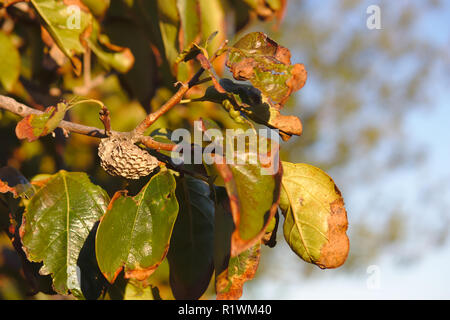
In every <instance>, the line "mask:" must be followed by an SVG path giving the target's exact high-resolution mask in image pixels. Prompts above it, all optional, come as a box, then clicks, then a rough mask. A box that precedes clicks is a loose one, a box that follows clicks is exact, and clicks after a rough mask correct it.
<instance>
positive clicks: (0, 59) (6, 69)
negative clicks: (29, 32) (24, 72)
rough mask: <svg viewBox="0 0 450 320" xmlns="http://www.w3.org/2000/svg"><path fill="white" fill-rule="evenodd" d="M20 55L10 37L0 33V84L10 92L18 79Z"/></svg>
mask: <svg viewBox="0 0 450 320" xmlns="http://www.w3.org/2000/svg"><path fill="white" fill-rule="evenodd" d="M19 74H20V54H19V51H18V50H17V48H16V46H15V45H14V43H13V42H12V39H11V37H10V36H8V35H6V34H5V33H4V32H3V31H0V84H1V85H2V86H3V88H5V90H6V91H8V92H10V91H12V89H13V87H14V84H15V83H16V82H17V80H18V79H19Z"/></svg>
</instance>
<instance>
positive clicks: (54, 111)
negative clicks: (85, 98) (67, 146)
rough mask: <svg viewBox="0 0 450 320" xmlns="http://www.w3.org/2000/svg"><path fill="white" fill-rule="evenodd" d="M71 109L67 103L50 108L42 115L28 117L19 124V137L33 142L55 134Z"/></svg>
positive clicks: (17, 131) (17, 128) (17, 129)
mask: <svg viewBox="0 0 450 320" xmlns="http://www.w3.org/2000/svg"><path fill="white" fill-rule="evenodd" d="M69 108H70V106H68V105H66V104H65V103H58V104H57V105H56V107H53V106H52V107H48V108H47V109H46V110H45V112H44V113H42V114H30V115H28V116H26V117H25V118H23V119H22V120H20V121H19V122H18V123H17V126H16V135H17V137H18V138H19V139H27V140H28V141H29V142H32V141H34V140H37V139H38V138H39V137H43V136H45V135H47V134H49V133H51V132H53V131H54V130H55V129H56V128H57V127H58V126H59V123H60V122H61V120H63V119H64V115H65V114H66V111H67V110H68V109H69Z"/></svg>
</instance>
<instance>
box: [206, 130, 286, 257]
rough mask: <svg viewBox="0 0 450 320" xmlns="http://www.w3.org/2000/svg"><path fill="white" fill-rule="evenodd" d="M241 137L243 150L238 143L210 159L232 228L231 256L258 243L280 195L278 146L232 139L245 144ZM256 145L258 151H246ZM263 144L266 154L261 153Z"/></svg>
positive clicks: (266, 141)
mask: <svg viewBox="0 0 450 320" xmlns="http://www.w3.org/2000/svg"><path fill="white" fill-rule="evenodd" d="M207 125H208V124H207V123H205V122H203V130H205V131H206V128H207ZM245 137H247V138H249V139H248V141H249V142H248V143H246V146H245V147H243V146H241V147H242V148H240V146H239V143H238V144H237V149H236V150H234V151H233V152H230V151H231V148H230V149H227V150H226V151H225V154H227V156H225V155H223V154H221V152H216V153H215V154H214V155H213V157H212V159H213V162H214V167H215V168H216V170H217V171H218V173H219V175H220V176H221V178H222V179H223V181H224V184H225V188H226V191H227V194H228V198H229V205H230V211H231V214H232V217H233V222H234V225H235V230H234V232H233V234H232V236H231V256H237V255H239V254H240V253H241V252H243V251H245V250H247V249H249V248H250V247H252V246H254V245H255V244H256V243H259V242H260V241H261V239H262V238H263V236H264V234H265V230H266V228H267V226H268V225H269V224H270V221H271V219H272V218H273V217H274V216H275V213H276V211H277V208H278V201H279V196H280V183H281V176H282V170H281V167H280V166H279V165H278V163H279V158H278V144H277V143H275V142H274V141H272V140H270V139H266V138H264V137H260V136H257V135H255V134H254V133H249V132H247V134H241V135H237V137H236V138H237V141H239V140H240V139H241V141H246V138H245ZM258 144H259V148H260V149H259V150H252V148H249V146H255V145H258ZM264 144H266V147H267V149H266V152H267V153H265V152H262V151H261V150H262V149H261V147H262V146H263V145H264ZM268 144H270V146H268ZM227 148H228V146H227ZM269 148H270V149H269Z"/></svg>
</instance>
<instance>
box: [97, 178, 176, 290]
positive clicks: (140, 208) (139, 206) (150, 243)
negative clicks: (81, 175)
mask: <svg viewBox="0 0 450 320" xmlns="http://www.w3.org/2000/svg"><path fill="white" fill-rule="evenodd" d="M175 187H176V183H175V179H174V177H173V175H172V174H171V173H170V172H169V171H167V170H163V171H161V172H159V173H157V174H156V175H154V176H153V177H152V178H151V179H150V181H149V182H148V183H147V184H146V185H145V186H144V187H143V188H142V190H141V191H140V192H139V193H138V194H137V195H136V196H134V197H130V196H127V195H126V191H119V192H117V193H116V194H115V195H114V197H113V198H112V200H111V202H110V204H109V206H108V210H107V212H106V214H105V215H104V216H103V217H102V219H101V222H100V225H99V227H98V231H97V237H96V255H97V261H98V265H99V267H100V270H101V271H102V273H103V275H104V276H105V278H106V279H107V280H108V281H109V282H111V283H113V282H114V280H115V279H116V277H117V275H118V274H119V272H120V271H121V270H122V269H123V268H125V277H126V278H135V279H137V280H145V279H146V278H147V277H149V276H150V275H151V274H152V273H153V272H154V271H155V269H156V268H157V267H158V265H159V264H160V263H161V261H162V260H163V259H164V257H165V256H166V254H167V251H168V249H169V241H170V237H171V234H172V229H173V226H174V224H175V220H176V218H177V214H178V202H177V199H176V196H175Z"/></svg>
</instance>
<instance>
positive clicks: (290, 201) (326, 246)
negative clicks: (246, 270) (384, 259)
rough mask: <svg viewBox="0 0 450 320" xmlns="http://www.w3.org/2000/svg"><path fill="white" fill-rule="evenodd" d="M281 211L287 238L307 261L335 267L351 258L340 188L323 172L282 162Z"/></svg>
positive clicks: (300, 164) (322, 266)
mask: <svg viewBox="0 0 450 320" xmlns="http://www.w3.org/2000/svg"><path fill="white" fill-rule="evenodd" d="M283 172H284V173H283V180H282V191H281V196H280V208H281V210H282V212H283V214H284V216H285V221H284V226H283V230H284V237H285V239H286V241H287V243H288V244H289V246H290V247H291V249H292V250H293V251H294V252H295V253H296V254H297V255H298V256H299V257H301V258H302V259H303V260H305V261H306V262H310V263H314V264H316V265H318V266H319V267H320V268H336V267H339V266H340V265H342V264H343V263H344V262H345V260H346V258H347V255H348V251H349V240H348V237H347V234H346V231H347V226H348V222H347V213H346V211H345V208H344V201H343V199H342V196H341V193H340V191H339V189H338V188H337V187H336V185H335V184H334V182H333V180H332V179H331V178H330V177H329V176H328V175H327V174H326V173H325V172H323V171H322V170H320V169H318V168H316V167H314V166H311V165H308V164H304V163H299V164H293V163H289V162H283Z"/></svg>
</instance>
